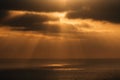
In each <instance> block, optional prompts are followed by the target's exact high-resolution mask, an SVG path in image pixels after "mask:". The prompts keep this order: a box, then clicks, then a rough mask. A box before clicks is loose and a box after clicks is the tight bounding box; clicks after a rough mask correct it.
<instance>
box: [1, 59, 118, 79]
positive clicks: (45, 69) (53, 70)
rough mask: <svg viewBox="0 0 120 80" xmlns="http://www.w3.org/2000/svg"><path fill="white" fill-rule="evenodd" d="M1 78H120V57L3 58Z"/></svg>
mask: <svg viewBox="0 0 120 80" xmlns="http://www.w3.org/2000/svg"><path fill="white" fill-rule="evenodd" d="M0 80H120V59H71V60H70V59H69V60H68V59H67V60H65V59H64V60H63V59H62V60H56V59H54V60H50V59H31V60H30V59H29V60H18V59H14V60H13V59H9V60H8V59H4V60H3V59H1V60H0Z"/></svg>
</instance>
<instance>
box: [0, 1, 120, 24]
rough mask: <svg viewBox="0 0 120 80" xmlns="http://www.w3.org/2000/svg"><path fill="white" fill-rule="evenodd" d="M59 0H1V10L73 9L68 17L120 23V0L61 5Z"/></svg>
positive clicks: (57, 10) (68, 2)
mask: <svg viewBox="0 0 120 80" xmlns="http://www.w3.org/2000/svg"><path fill="white" fill-rule="evenodd" d="M58 2H59V1H57V0H30V1H29V0H25V1H23V0H22V1H20V0H12V1H9V0H1V2H0V5H1V7H0V10H21V11H37V12H60V11H61V12H63V11H71V12H69V13H68V15H67V17H68V18H72V19H73V18H82V19H94V20H103V21H104V20H105V21H109V22H113V23H120V17H119V14H120V11H119V7H120V5H119V3H120V0H93V1H91V0H84V1H83V0H74V1H73V0H71V1H69V0H68V1H67V2H66V5H64V6H63V5H61V4H60V3H59V4H60V5H59V4H58ZM21 5H22V6H21Z"/></svg>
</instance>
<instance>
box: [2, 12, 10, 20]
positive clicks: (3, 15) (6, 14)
mask: <svg viewBox="0 0 120 80" xmlns="http://www.w3.org/2000/svg"><path fill="white" fill-rule="evenodd" d="M8 14H9V13H8V11H6V10H0V21H2V19H4V18H5V17H6V16H8Z"/></svg>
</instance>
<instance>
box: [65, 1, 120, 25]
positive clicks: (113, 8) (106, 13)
mask: <svg viewBox="0 0 120 80" xmlns="http://www.w3.org/2000/svg"><path fill="white" fill-rule="evenodd" d="M87 1H88V2H87ZM87 1H86V2H85V1H84V2H83V3H80V2H78V3H77V4H76V5H74V6H72V8H73V11H71V12H69V13H68V14H67V17H68V18H71V19H75V18H81V19H94V20H102V21H109V22H113V23H120V17H119V14H120V11H119V7H120V5H119V3H120V1H119V0H115V1H114V0H96V1H95V0H94V1H91V2H89V0H87ZM79 4H81V5H79Z"/></svg>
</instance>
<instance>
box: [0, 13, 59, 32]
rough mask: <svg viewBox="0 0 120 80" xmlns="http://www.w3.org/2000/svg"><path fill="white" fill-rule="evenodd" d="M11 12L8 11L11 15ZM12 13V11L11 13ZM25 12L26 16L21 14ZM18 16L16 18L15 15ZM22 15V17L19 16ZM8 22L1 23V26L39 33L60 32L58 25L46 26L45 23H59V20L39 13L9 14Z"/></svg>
mask: <svg viewBox="0 0 120 80" xmlns="http://www.w3.org/2000/svg"><path fill="white" fill-rule="evenodd" d="M6 12H7V11H6ZM9 12H10V11H8V13H9ZM11 12H12V11H11ZM21 12H23V13H24V14H20V13H21ZM16 14H17V15H18V16H15V15H16ZM19 14H20V15H19ZM10 15H13V16H15V17H10ZM5 17H8V19H7V20H3V21H1V22H0V24H1V25H4V26H9V27H11V28H12V29H13V30H21V31H39V32H46V33H47V32H51V33H54V32H59V27H57V25H53V26H51V25H47V24H44V22H47V21H57V20H59V19H58V18H56V17H50V16H47V15H45V14H44V13H43V14H40V13H39V12H38V13H37V12H36V13H35V12H24V11H18V12H17V13H16V12H14V11H13V12H12V13H9V14H8V15H7V16H4V18H5Z"/></svg>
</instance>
